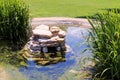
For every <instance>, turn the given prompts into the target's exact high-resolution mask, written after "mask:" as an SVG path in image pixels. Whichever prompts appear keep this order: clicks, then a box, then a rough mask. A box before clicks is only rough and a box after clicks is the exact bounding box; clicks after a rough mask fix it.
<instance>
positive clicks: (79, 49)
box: [19, 27, 92, 80]
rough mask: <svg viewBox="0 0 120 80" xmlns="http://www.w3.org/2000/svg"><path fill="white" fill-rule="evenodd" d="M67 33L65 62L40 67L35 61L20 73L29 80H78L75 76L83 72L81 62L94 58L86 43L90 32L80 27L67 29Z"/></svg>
mask: <svg viewBox="0 0 120 80" xmlns="http://www.w3.org/2000/svg"><path fill="white" fill-rule="evenodd" d="M65 31H66V32H67V33H66V37H65V41H66V45H67V46H68V47H67V51H66V53H65V58H66V60H65V62H58V63H57V64H50V65H47V66H40V65H36V64H35V63H34V61H27V63H28V66H27V67H20V69H19V71H20V72H21V73H22V74H24V75H25V76H27V77H28V78H29V80H77V77H75V76H76V74H77V73H79V72H78V71H80V70H81V66H80V62H81V60H82V59H83V58H85V57H92V54H91V52H90V51H89V50H87V44H86V42H85V41H86V37H87V36H88V34H89V32H88V28H80V27H67V28H66V29H65ZM82 80H83V79H82ZM85 80H88V79H87V78H86V79H85Z"/></svg>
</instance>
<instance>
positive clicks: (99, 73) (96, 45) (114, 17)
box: [88, 10, 120, 80]
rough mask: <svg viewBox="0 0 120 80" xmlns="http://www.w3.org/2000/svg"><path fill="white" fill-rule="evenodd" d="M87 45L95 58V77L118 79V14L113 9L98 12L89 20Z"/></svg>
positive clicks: (119, 30)
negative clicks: (89, 28)
mask: <svg viewBox="0 0 120 80" xmlns="http://www.w3.org/2000/svg"><path fill="white" fill-rule="evenodd" d="M89 22H90V24H91V25H92V31H90V37H91V40H89V42H88V43H89V44H90V45H91V46H89V47H90V48H91V47H92V48H91V50H92V53H93V54H94V58H95V60H96V66H95V79H96V80H97V78H99V79H100V80H108V79H110V80H119V79H120V14H119V13H117V12H116V11H115V10H112V11H108V12H105V13H99V14H98V15H97V16H96V18H95V20H90V19H89Z"/></svg>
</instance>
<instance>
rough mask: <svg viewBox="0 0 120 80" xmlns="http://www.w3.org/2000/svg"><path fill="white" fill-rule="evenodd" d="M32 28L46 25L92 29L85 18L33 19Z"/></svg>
mask: <svg viewBox="0 0 120 80" xmlns="http://www.w3.org/2000/svg"><path fill="white" fill-rule="evenodd" d="M30 22H31V26H32V27H33V28H34V27H36V26H38V25H41V24H44V25H48V26H53V25H54V26H67V27H68V26H77V27H84V28H91V25H90V24H89V22H88V20H87V19H85V18H67V17H45V18H32V19H31V20H30Z"/></svg>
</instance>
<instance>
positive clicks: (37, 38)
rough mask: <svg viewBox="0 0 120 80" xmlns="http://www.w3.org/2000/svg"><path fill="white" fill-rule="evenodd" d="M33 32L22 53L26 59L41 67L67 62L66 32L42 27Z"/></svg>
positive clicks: (55, 28)
mask: <svg viewBox="0 0 120 80" xmlns="http://www.w3.org/2000/svg"><path fill="white" fill-rule="evenodd" d="M32 32H33V35H32V37H30V41H29V42H28V43H27V44H26V45H25V47H24V48H23V49H22V50H21V52H20V54H21V55H22V56H23V57H24V58H25V59H27V60H34V61H35V62H36V63H37V64H40V65H48V64H53V63H57V62H61V61H65V52H64V51H65V50H66V47H65V36H66V33H65V31H63V30H61V29H60V28H59V27H56V26H53V27H49V26H46V25H40V26H37V27H36V28H35V29H33V31H32Z"/></svg>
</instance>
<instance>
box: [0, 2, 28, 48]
mask: <svg viewBox="0 0 120 80" xmlns="http://www.w3.org/2000/svg"><path fill="white" fill-rule="evenodd" d="M0 22H1V23H0V38H1V39H3V40H8V41H9V42H10V43H12V45H15V46H16V45H19V46H20V45H24V44H25V43H26V41H27V39H28V36H29V30H30V27H29V9H28V6H27V5H26V4H25V3H24V2H23V1H22V0H1V1H0Z"/></svg>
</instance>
